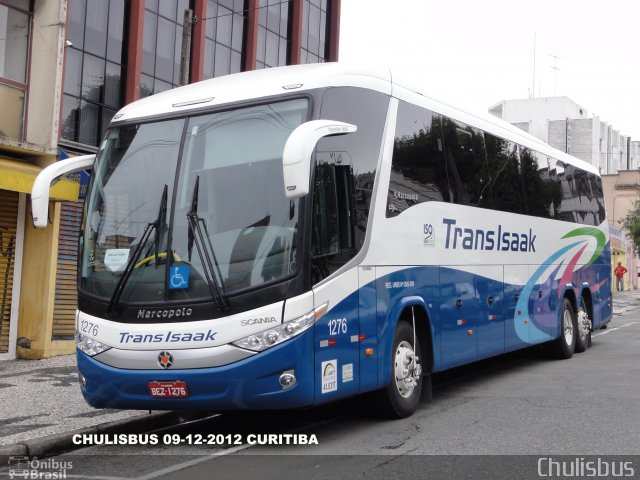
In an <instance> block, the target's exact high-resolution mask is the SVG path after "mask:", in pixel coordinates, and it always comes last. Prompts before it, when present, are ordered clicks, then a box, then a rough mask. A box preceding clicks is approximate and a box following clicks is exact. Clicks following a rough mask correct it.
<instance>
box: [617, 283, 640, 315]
mask: <svg viewBox="0 0 640 480" xmlns="http://www.w3.org/2000/svg"><path fill="white" fill-rule="evenodd" d="M634 309H640V290H625V291H624V292H613V319H612V320H611V321H612V322H615V321H616V316H618V315H622V314H623V313H627V312H629V311H631V310H634Z"/></svg>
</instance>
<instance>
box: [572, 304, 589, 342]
mask: <svg viewBox="0 0 640 480" xmlns="http://www.w3.org/2000/svg"><path fill="white" fill-rule="evenodd" d="M582 312H584V313H582ZM583 314H584V315H587V320H588V318H589V317H588V315H589V314H588V310H587V304H586V302H585V301H584V297H580V308H579V309H578V315H577V318H576V325H577V327H578V328H577V329H576V349H575V351H576V352H577V353H581V352H584V351H585V350H586V349H587V348H588V347H590V346H591V324H589V326H588V327H586V328H583V326H582V325H580V322H581V321H583V320H584V319H583V318H582V315H583ZM585 330H586V331H585Z"/></svg>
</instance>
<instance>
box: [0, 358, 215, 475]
mask: <svg viewBox="0 0 640 480" xmlns="http://www.w3.org/2000/svg"><path fill="white" fill-rule="evenodd" d="M0 405H2V408H0V466H2V465H5V464H6V463H7V460H8V457H9V456H10V455H30V456H37V457H41V456H43V455H47V454H51V453H55V452H61V451H64V450H70V449H72V448H73V447H74V446H73V443H72V436H73V434H74V433H78V432H82V433H115V432H117V433H120V432H123V433H124V432H135V431H148V430H151V429H156V428H162V427H165V426H169V425H173V424H175V423H178V422H181V421H184V420H188V419H192V418H193V417H194V416H195V417H197V416H204V415H203V414H195V413H192V414H185V413H180V414H179V413H177V412H153V413H151V414H149V412H148V411H146V410H144V411H141V410H111V409H103V410H97V409H95V408H93V407H90V406H89V405H88V404H87V403H86V402H85V401H84V399H83V398H82V394H81V393H80V385H79V383H78V373H77V368H76V357H75V355H65V356H60V357H52V358H47V359H44V360H11V361H5V362H0Z"/></svg>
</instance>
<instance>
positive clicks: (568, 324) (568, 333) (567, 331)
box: [550, 297, 577, 359]
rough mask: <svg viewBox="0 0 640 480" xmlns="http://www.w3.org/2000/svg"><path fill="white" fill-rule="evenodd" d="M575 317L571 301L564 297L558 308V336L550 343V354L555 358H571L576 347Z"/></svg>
mask: <svg viewBox="0 0 640 480" xmlns="http://www.w3.org/2000/svg"><path fill="white" fill-rule="evenodd" d="M576 336H577V324H576V315H575V312H574V311H573V305H571V301H570V300H569V299H568V298H567V297H564V299H563V300H562V306H561V308H560V336H559V337H558V338H556V339H555V340H554V341H552V342H551V345H550V347H551V354H552V355H553V357H555V358H559V359H568V358H571V357H572V356H573V352H574V351H575V346H576Z"/></svg>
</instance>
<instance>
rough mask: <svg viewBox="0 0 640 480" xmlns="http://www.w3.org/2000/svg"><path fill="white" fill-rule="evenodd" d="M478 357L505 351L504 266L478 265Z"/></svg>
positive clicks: (476, 279)
mask: <svg viewBox="0 0 640 480" xmlns="http://www.w3.org/2000/svg"><path fill="white" fill-rule="evenodd" d="M475 281H476V292H477V294H478V324H477V327H476V330H477V332H478V358H486V357H490V356H492V355H499V354H501V353H504V301H503V296H504V293H503V267H502V265H492V266H484V267H477V269H476V276H475Z"/></svg>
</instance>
